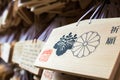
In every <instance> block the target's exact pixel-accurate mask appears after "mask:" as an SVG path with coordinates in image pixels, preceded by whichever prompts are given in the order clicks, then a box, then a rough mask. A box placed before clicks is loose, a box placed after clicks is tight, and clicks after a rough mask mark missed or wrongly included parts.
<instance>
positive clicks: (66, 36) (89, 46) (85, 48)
mask: <svg viewBox="0 0 120 80" xmlns="http://www.w3.org/2000/svg"><path fill="white" fill-rule="evenodd" d="M89 21H90V20H84V21H81V22H80V23H79V25H78V26H76V25H77V23H73V24H70V25H66V26H63V27H60V28H56V29H54V30H53V31H52V33H51V35H50V37H49V39H48V41H47V43H46V44H45V45H44V47H43V49H42V51H41V52H40V54H39V56H38V58H37V60H36V62H35V65H36V66H39V67H43V68H46V69H52V70H57V71H63V72H66V73H70V74H73V75H78V76H85V77H90V78H93V79H100V80H102V79H104V80H113V78H114V75H115V73H116V69H117V67H118V63H119V62H120V60H119V52H120V30H119V29H120V18H108V19H94V20H92V22H91V24H89Z"/></svg>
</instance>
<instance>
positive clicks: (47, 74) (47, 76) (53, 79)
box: [40, 69, 92, 80]
mask: <svg viewBox="0 0 120 80" xmlns="http://www.w3.org/2000/svg"><path fill="white" fill-rule="evenodd" d="M40 80H92V79H87V78H81V77H76V76H72V75H67V74H64V73H60V72H56V71H51V70H46V69H45V70H44V71H43V73H42V77H41V79H40Z"/></svg>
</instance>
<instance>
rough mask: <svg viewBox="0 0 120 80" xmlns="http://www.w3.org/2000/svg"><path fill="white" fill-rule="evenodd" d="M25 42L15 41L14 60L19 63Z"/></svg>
mask: <svg viewBox="0 0 120 80" xmlns="http://www.w3.org/2000/svg"><path fill="white" fill-rule="evenodd" d="M24 43H25V42H17V43H15V46H14V50H13V56H12V62H14V63H18V64H19V63H20V59H21V54H22V52H23V46H24Z"/></svg>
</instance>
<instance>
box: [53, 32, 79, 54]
mask: <svg viewBox="0 0 120 80" xmlns="http://www.w3.org/2000/svg"><path fill="white" fill-rule="evenodd" d="M76 39H77V34H75V35H72V32H70V33H69V34H68V35H67V36H65V35H63V36H62V37H61V38H60V40H59V41H58V42H57V43H56V44H55V45H54V48H55V49H57V50H56V55H57V56H60V55H63V54H64V53H65V52H66V51H67V50H68V49H72V47H73V44H74V43H75V41H76Z"/></svg>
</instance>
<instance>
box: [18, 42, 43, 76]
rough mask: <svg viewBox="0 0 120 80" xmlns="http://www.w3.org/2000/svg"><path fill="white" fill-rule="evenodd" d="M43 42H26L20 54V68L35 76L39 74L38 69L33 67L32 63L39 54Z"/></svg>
mask: <svg viewBox="0 0 120 80" xmlns="http://www.w3.org/2000/svg"><path fill="white" fill-rule="evenodd" d="M43 45H44V42H42V41H39V40H37V41H34V42H33V41H32V40H31V41H26V43H24V46H23V51H22V54H21V59H20V63H19V65H20V67H22V68H24V69H25V70H27V71H29V72H32V73H34V74H36V75H38V74H39V71H40V69H39V68H37V67H35V66H34V62H35V60H36V58H37V56H38V54H39V53H40V51H41V49H42V47H43Z"/></svg>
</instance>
